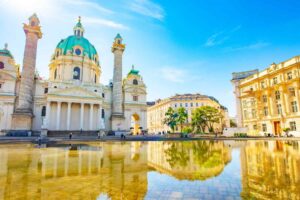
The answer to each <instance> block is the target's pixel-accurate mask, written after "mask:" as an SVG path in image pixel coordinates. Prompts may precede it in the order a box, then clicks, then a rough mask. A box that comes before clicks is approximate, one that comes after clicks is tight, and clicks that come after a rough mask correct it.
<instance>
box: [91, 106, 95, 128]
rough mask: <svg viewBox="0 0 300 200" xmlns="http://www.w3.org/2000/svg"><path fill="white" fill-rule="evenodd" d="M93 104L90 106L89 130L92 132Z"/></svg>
mask: <svg viewBox="0 0 300 200" xmlns="http://www.w3.org/2000/svg"><path fill="white" fill-rule="evenodd" d="M93 115H94V104H90V130H93Z"/></svg>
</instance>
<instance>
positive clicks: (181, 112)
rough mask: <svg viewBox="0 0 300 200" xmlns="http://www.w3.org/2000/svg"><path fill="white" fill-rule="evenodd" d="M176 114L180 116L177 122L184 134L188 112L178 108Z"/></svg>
mask: <svg viewBox="0 0 300 200" xmlns="http://www.w3.org/2000/svg"><path fill="white" fill-rule="evenodd" d="M176 112H177V114H178V117H177V122H178V123H179V124H180V131H181V132H182V128H183V124H184V122H186V120H187V118H188V114H187V113H186V110H185V109H184V108H182V107H180V108H178V109H177V110H176Z"/></svg>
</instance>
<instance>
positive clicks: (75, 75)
mask: <svg viewBox="0 0 300 200" xmlns="http://www.w3.org/2000/svg"><path fill="white" fill-rule="evenodd" d="M73 79H74V80H80V68H79V67H75V68H74V70H73Z"/></svg>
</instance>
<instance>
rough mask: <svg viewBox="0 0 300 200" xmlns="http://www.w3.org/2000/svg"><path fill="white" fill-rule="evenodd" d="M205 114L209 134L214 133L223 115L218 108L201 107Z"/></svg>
mask: <svg viewBox="0 0 300 200" xmlns="http://www.w3.org/2000/svg"><path fill="white" fill-rule="evenodd" d="M201 109H203V111H204V113H205V120H206V124H207V127H208V130H209V132H214V124H215V123H218V122H220V119H221V117H222V114H221V113H220V111H219V110H218V109H217V108H214V107H212V106H203V107H201Z"/></svg>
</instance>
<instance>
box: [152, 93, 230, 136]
mask: <svg viewBox="0 0 300 200" xmlns="http://www.w3.org/2000/svg"><path fill="white" fill-rule="evenodd" d="M201 106H212V107H214V108H217V109H219V110H220V111H221V113H222V115H223V120H222V122H220V123H218V124H216V125H215V130H216V131H222V130H223V128H224V127H229V126H230V125H229V124H230V122H229V116H228V111H227V108H225V107H224V106H222V105H221V104H220V103H219V102H218V101H217V100H216V99H215V98H214V97H210V96H206V95H201V94H182V95H180V94H176V95H174V96H172V97H169V98H166V99H159V100H157V101H156V102H153V103H152V104H150V105H149V107H148V110H147V119H148V121H147V123H148V125H147V127H148V132H149V133H154V134H158V133H162V132H165V133H166V132H167V131H171V129H170V127H168V126H167V125H166V124H164V119H165V113H166V112H167V110H168V109H169V108H170V107H171V108H173V109H174V110H176V109H178V108H180V107H183V108H185V109H186V112H187V114H188V119H187V122H186V125H189V124H190V123H191V121H192V112H193V111H194V110H195V109H196V108H199V107H201Z"/></svg>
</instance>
